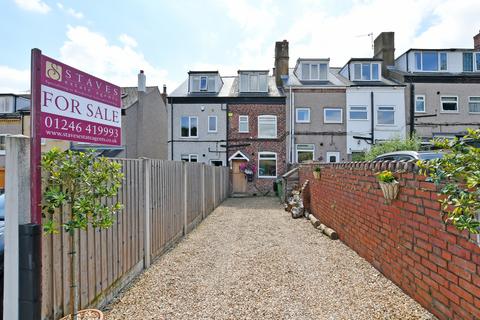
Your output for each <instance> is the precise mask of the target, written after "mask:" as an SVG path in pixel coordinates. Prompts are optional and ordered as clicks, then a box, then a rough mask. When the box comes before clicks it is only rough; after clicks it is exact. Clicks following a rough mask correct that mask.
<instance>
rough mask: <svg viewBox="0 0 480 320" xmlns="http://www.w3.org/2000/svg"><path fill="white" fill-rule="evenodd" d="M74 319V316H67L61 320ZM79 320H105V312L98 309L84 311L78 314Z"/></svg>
mask: <svg viewBox="0 0 480 320" xmlns="http://www.w3.org/2000/svg"><path fill="white" fill-rule="evenodd" d="M71 319H73V317H72V315H70V314H69V315H68V316H65V317H63V318H61V319H60V320H71ZM77 319H78V320H104V319H105V318H104V317H103V312H102V311H100V310H97V309H84V310H80V311H78V313H77Z"/></svg>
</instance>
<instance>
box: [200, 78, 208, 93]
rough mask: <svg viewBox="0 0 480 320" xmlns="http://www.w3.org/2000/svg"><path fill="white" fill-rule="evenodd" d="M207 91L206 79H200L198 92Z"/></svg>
mask: <svg viewBox="0 0 480 320" xmlns="http://www.w3.org/2000/svg"><path fill="white" fill-rule="evenodd" d="M207 89H208V78H207V77H200V91H207Z"/></svg>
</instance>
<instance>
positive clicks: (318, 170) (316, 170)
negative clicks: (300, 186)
mask: <svg viewBox="0 0 480 320" xmlns="http://www.w3.org/2000/svg"><path fill="white" fill-rule="evenodd" d="M313 171H315V172H322V168H320V167H315V169H313Z"/></svg>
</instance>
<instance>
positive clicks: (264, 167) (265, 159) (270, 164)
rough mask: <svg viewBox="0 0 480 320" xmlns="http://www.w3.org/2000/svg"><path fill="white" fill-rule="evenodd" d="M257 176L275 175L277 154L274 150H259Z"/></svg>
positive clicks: (267, 176)
mask: <svg viewBox="0 0 480 320" xmlns="http://www.w3.org/2000/svg"><path fill="white" fill-rule="evenodd" d="M258 177H259V178H276V177H277V154H276V153H275V152H265V151H261V152H259V153H258Z"/></svg>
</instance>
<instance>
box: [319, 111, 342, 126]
mask: <svg viewBox="0 0 480 320" xmlns="http://www.w3.org/2000/svg"><path fill="white" fill-rule="evenodd" d="M327 110H335V111H337V110H340V121H327V116H326V115H327ZM323 123H337V124H338V123H340V124H341V123H343V109H342V108H323Z"/></svg>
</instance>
